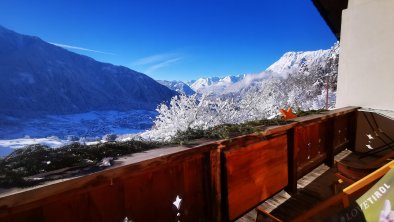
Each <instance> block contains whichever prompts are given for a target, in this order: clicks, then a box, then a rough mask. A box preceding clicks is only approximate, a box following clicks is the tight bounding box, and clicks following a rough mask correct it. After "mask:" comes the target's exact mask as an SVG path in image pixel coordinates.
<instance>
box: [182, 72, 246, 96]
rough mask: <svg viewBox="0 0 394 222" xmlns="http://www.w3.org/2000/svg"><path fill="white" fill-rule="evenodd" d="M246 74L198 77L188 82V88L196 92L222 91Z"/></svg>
mask: <svg viewBox="0 0 394 222" xmlns="http://www.w3.org/2000/svg"><path fill="white" fill-rule="evenodd" d="M246 76H247V75H237V76H225V77H208V78H199V79H197V80H195V81H191V82H189V85H190V88H192V89H193V90H194V91H196V92H198V93H201V94H202V93H205V94H210V93H213V92H222V91H223V90H225V89H226V88H228V87H230V86H232V85H234V84H236V83H237V82H239V81H241V80H243V79H244V78H245V77H246Z"/></svg>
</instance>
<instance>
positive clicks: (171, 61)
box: [145, 57, 182, 74]
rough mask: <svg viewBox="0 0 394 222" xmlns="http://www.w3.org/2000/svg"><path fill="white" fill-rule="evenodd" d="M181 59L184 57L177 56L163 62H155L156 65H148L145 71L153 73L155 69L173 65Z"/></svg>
mask: <svg viewBox="0 0 394 222" xmlns="http://www.w3.org/2000/svg"><path fill="white" fill-rule="evenodd" d="M181 59H182V58H181V57H176V58H171V59H168V60H165V61H162V62H160V63H157V64H154V65H152V66H150V67H148V68H147V69H146V70H145V73H148V74H150V73H153V72H154V71H156V70H158V69H160V68H163V67H166V66H169V65H171V64H172V63H175V62H177V61H179V60H181Z"/></svg>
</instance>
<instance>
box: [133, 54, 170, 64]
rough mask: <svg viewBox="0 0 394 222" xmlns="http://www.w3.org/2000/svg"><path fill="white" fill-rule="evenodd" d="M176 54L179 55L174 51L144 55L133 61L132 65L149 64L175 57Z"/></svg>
mask: <svg viewBox="0 0 394 222" xmlns="http://www.w3.org/2000/svg"><path fill="white" fill-rule="evenodd" d="M176 56H177V55H176V54H174V53H163V54H156V55H152V56H147V57H143V58H140V59H137V60H136V61H134V62H132V63H131V66H144V65H149V64H152V63H158V62H162V61H164V60H168V59H171V58H174V57H176Z"/></svg>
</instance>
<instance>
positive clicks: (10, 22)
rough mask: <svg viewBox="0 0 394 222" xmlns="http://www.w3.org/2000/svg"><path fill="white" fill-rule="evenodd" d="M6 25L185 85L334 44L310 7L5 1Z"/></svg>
mask: <svg viewBox="0 0 394 222" xmlns="http://www.w3.org/2000/svg"><path fill="white" fill-rule="evenodd" d="M0 25H2V26H4V27H6V28H9V29H12V30H14V31H16V32H19V33H23V34H28V35H34V36H38V37H40V38H42V39H43V40H45V41H48V42H51V43H55V44H58V45H62V46H63V47H67V46H70V47H68V49H69V50H70V51H73V52H77V53H80V54H84V55H87V56H90V57H93V58H94V59H96V60H98V61H103V62H109V63H113V64H116V65H123V66H126V67H129V68H131V69H134V70H137V71H140V72H143V73H145V74H147V75H149V76H151V77H152V78H154V79H167V80H183V81H186V80H191V79H197V78H199V77H209V76H224V75H238V74H246V73H258V72H261V71H263V70H264V69H266V68H267V67H268V66H269V65H270V64H272V63H273V62H275V61H276V60H277V59H279V58H280V56H281V55H282V54H283V53H285V52H287V51H306V50H317V49H326V48H330V47H331V46H332V45H333V44H334V43H335V42H336V39H335V37H334V35H333V34H332V33H331V31H330V30H329V28H328V27H327V25H326V24H325V23H324V21H323V19H322V18H321V17H320V15H319V13H318V11H317V10H316V9H315V8H314V6H313V4H312V2H311V1H310V0H138V1H137V0H128V1H126V0H118V1H104V0H101V1H98V0H95V1H93V0H56V1H54V0H46V1H44V0H35V1H28V0H25V1H22V0H1V1H0ZM71 47H74V48H71Z"/></svg>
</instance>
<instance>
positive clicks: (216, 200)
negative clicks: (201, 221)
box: [209, 145, 225, 222]
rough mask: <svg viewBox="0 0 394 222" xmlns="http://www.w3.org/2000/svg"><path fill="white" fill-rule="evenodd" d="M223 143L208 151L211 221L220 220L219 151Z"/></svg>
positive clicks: (221, 216) (220, 184)
mask: <svg viewBox="0 0 394 222" xmlns="http://www.w3.org/2000/svg"><path fill="white" fill-rule="evenodd" d="M224 147H225V146H224V145H219V146H218V147H217V148H216V149H213V150H211V153H210V162H209V163H210V176H211V178H210V179H211V180H210V181H211V189H210V190H211V203H212V217H213V218H212V221H218V222H219V221H222V218H223V215H222V191H221V186H222V183H221V167H220V166H221V159H220V153H221V149H223V148H224Z"/></svg>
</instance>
